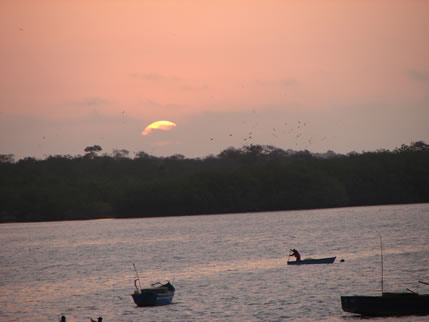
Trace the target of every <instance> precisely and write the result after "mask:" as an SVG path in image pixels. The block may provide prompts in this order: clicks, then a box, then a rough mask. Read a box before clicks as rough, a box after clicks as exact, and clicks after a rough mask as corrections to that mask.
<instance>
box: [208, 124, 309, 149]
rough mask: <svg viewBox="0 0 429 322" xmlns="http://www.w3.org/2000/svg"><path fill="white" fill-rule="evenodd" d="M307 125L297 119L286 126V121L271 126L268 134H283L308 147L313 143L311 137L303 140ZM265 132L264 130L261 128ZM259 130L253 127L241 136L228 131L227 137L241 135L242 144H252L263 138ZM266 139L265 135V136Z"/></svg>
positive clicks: (282, 135)
mask: <svg viewBox="0 0 429 322" xmlns="http://www.w3.org/2000/svg"><path fill="white" fill-rule="evenodd" d="M257 125H258V124H255V125H254V126H253V128H256V127H257ZM306 127H307V122H303V121H300V120H298V121H297V122H296V123H295V124H292V125H290V126H288V123H287V122H285V123H284V124H283V126H282V127H280V128H279V127H273V128H272V129H271V130H269V131H270V134H269V135H270V136H272V137H273V138H275V139H284V138H285V135H286V136H288V137H289V139H290V138H292V139H293V140H294V143H295V146H298V145H301V144H303V145H304V146H303V147H304V149H307V148H308V147H310V146H311V145H312V143H313V137H309V138H306V139H305V140H304V137H305V135H304V128H306ZM262 131H264V132H265V133H266V130H264V129H262ZM260 134H261V131H256V130H255V129H252V130H250V131H248V132H246V134H245V135H244V136H243V135H242V134H241V133H240V134H233V133H229V135H228V136H229V137H234V136H239V137H240V136H241V140H242V143H244V144H249V143H250V144H252V143H254V142H255V139H256V138H258V139H260V140H262V139H264V138H263V137H262V135H260ZM215 139H216V138H215V137H210V141H215ZM265 139H266V136H265Z"/></svg>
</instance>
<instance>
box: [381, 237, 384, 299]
mask: <svg viewBox="0 0 429 322" xmlns="http://www.w3.org/2000/svg"><path fill="white" fill-rule="evenodd" d="M380 253H381V295H383V291H384V289H383V279H384V276H383V275H384V270H383V242H382V241H381V236H380Z"/></svg>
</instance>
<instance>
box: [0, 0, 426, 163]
mask: <svg viewBox="0 0 429 322" xmlns="http://www.w3.org/2000/svg"><path fill="white" fill-rule="evenodd" d="M428 35H429V1H425V0H371V1H370V0H362V1H352V0H350V1H347V0H341V1H339V0H332V1H331V0H326V1H320V0H296V1H294V0H278V1H277V0H264V1H259V0H245V1H242V0H232V1H231V0H228V1H226V0H204V1H201V0H180V1H179V0H177V1H175V0H127V1H119V0H85V1H83V0H76V1H69V0H37V1H32V0H1V1H0V154H14V155H15V159H16V160H18V159H21V158H25V157H35V158H40V159H43V158H46V157H48V156H50V155H72V156H77V155H83V154H84V149H85V147H87V146H92V145H100V146H101V147H102V149H103V151H102V153H107V154H111V153H112V151H113V150H114V149H126V150H128V151H130V157H133V156H134V155H135V153H137V152H140V151H144V152H146V153H148V154H151V155H155V156H170V155H174V154H182V155H184V156H185V157H189V158H194V157H205V156H209V155H217V154H218V153H220V152H221V151H223V150H225V149H227V148H229V147H235V148H240V147H242V146H243V145H249V144H264V145H273V146H276V147H278V148H281V149H285V150H287V149H293V150H304V149H307V150H309V151H311V152H317V153H323V152H326V151H328V150H332V151H335V152H337V153H349V152H352V151H355V152H359V153H360V152H363V151H375V150H378V149H389V150H392V149H394V148H396V147H399V146H401V145H402V144H410V143H411V142H415V141H420V140H422V141H425V142H426V143H429V37H428ZM160 120H165V121H169V122H173V123H174V124H176V126H172V127H168V128H167V129H164V130H162V129H158V130H157V129H154V130H153V131H151V132H150V133H149V134H148V135H142V131H144V129H145V128H146V127H147V126H148V125H149V124H151V123H153V122H156V121H160Z"/></svg>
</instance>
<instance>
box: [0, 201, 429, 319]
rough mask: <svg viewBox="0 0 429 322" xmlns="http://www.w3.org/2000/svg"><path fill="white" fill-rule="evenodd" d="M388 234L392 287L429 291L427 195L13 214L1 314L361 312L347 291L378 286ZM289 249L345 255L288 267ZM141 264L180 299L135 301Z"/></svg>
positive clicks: (388, 286)
mask: <svg viewBox="0 0 429 322" xmlns="http://www.w3.org/2000/svg"><path fill="white" fill-rule="evenodd" d="M380 235H381V236H382V238H383V247H384V276H385V283H384V289H385V291H404V290H406V288H409V289H412V290H414V291H418V292H421V293H429V287H428V286H424V285H422V284H419V283H417V281H418V280H422V281H426V282H429V204H423V205H403V206H384V207H360V208H341V209H325V210H311V211H288V212H271V213H251V214H233V215H213V216H194V217H176V218H149V219H129V220H96V221H75V222H51V223H27V224H4V225H0V242H1V245H2V246H1V252H0V263H1V266H0V321H58V320H59V318H60V315H61V314H65V315H66V317H67V321H89V317H92V318H94V319H96V318H97V317H98V316H99V315H101V316H102V317H103V318H104V319H103V321H106V322H108V321H147V320H154V321H169V320H178V321H243V320H247V321H276V320H287V319H290V320H306V321H307V320H337V321H338V320H354V319H356V317H353V316H352V315H350V314H346V313H344V312H343V311H342V309H341V304H340V296H341V295H354V294H368V295H376V294H379V292H380V290H381V286H380V275H381V274H380V271H381V269H380V247H379V245H380V241H379V236H380ZM290 248H297V249H298V250H299V251H300V252H301V254H302V256H303V257H304V258H305V257H329V256H337V261H336V263H334V264H332V265H308V266H296V267H295V266H287V265H286V260H287V253H288V250H289V249H290ZM340 259H344V260H345V262H344V263H340V262H339V260H340ZM133 263H135V264H136V266H137V268H138V270H139V273H140V278H141V282H142V285H143V286H148V285H149V284H150V283H152V282H155V281H158V280H161V281H165V280H167V279H170V280H173V279H174V281H175V282H174V284H175V286H176V294H175V297H174V304H172V305H168V306H163V307H154V308H137V307H136V306H135V305H134V303H133V301H132V298H131V296H130V294H131V293H132V292H133V288H134V285H133V280H134V278H135V273H134V270H133V265H132V264H133ZM425 319H426V320H429V317H406V318H405V320H412V321H422V320H425ZM381 320H384V319H381ZM390 320H404V318H402V319H390Z"/></svg>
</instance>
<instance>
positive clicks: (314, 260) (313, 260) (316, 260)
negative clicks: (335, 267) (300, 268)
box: [287, 256, 337, 265]
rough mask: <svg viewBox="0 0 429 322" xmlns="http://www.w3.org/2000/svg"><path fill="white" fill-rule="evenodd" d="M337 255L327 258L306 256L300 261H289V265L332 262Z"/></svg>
mask: <svg viewBox="0 0 429 322" xmlns="http://www.w3.org/2000/svg"><path fill="white" fill-rule="evenodd" d="M335 258H337V257H336V256H335V257H327V258H306V259H303V260H299V261H288V262H287V264H288V265H303V264H332V263H333V262H334V261H335Z"/></svg>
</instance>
